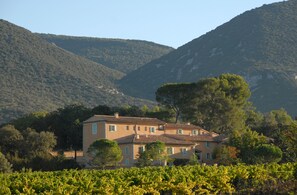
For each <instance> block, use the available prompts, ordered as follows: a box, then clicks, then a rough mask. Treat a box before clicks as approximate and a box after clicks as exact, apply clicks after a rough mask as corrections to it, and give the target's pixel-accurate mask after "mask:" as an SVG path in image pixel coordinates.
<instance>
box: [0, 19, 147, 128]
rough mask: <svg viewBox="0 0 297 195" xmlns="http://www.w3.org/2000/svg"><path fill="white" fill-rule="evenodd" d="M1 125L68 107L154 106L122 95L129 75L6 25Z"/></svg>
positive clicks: (2, 24) (0, 31) (0, 67)
mask: <svg viewBox="0 0 297 195" xmlns="http://www.w3.org/2000/svg"><path fill="white" fill-rule="evenodd" d="M0 43H1V44H0V77H1V79H0V91H1V93H0V123H4V122H7V121H8V120H10V119H12V118H16V117H19V116H20V115H23V114H25V113H30V112H33V111H41V110H47V111H50V110H53V109H56V108H58V107H61V106H63V105H67V104H72V103H83V104H85V105H87V106H94V105H98V104H107V105H119V104H133V105H134V104H135V105H139V104H142V103H146V104H150V102H144V101H141V100H137V99H135V98H131V97H128V96H125V95H124V94H122V93H121V92H120V91H118V89H117V88H116V87H115V85H114V82H115V81H116V80H118V79H120V78H121V77H122V76H123V75H124V74H123V73H121V72H119V71H116V70H113V69H110V68H108V67H106V66H103V65H101V64H99V63H95V62H93V61H90V60H87V59H85V58H82V57H80V56H77V55H74V54H73V53H70V52H67V51H65V50H64V49H61V48H59V47H57V46H55V45H54V44H50V43H48V42H47V41H45V40H44V39H42V38H40V37H39V36H37V35H35V34H33V33H31V32H30V31H28V30H26V29H24V28H21V27H18V26H16V25H14V24H11V23H9V22H7V21H4V20H0Z"/></svg>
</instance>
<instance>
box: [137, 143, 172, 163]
mask: <svg viewBox="0 0 297 195" xmlns="http://www.w3.org/2000/svg"><path fill="white" fill-rule="evenodd" d="M167 160H168V156H167V154H166V152H165V143H163V142H160V141H156V142H151V143H148V144H146V145H145V151H143V152H141V153H140V155H139V158H138V162H137V165H138V166H151V165H153V164H158V165H164V164H166V162H167Z"/></svg>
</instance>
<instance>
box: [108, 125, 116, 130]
mask: <svg viewBox="0 0 297 195" xmlns="http://www.w3.org/2000/svg"><path fill="white" fill-rule="evenodd" d="M116 130H117V127H116V126H115V125H109V131H116Z"/></svg>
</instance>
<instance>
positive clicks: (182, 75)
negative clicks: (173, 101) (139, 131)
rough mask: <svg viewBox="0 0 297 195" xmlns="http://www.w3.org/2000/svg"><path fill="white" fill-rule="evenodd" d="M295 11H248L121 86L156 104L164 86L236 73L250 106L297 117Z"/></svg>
mask: <svg viewBox="0 0 297 195" xmlns="http://www.w3.org/2000/svg"><path fill="white" fill-rule="evenodd" d="M296 11H297V1H295V0H289V1H284V2H280V3H274V4H270V5H264V6H262V7H260V8H257V9H253V10H250V11H247V12H245V13H243V14H241V15H239V16H237V17H235V18H234V19H232V20H231V21H229V22H227V23H225V24H223V25H221V26H219V27H217V28H216V29H215V30H213V31H211V32H208V33H206V34H205V35H203V36H201V37H199V38H197V39H194V40H193V41H191V42H189V43H187V44H185V45H184V46H182V47H180V48H178V49H177V50H174V51H172V52H170V53H169V54H167V55H165V56H163V57H161V58H159V59H157V60H154V61H152V62H150V63H148V64H146V65H144V66H143V67H141V68H139V69H137V70H136V71H133V72H132V73H130V74H128V75H127V76H125V77H124V78H123V79H122V80H121V81H120V82H119V83H120V84H121V86H122V88H123V89H124V91H125V92H126V93H128V94H130V95H132V96H137V97H141V98H150V99H154V98H155V91H156V89H157V88H158V87H160V86H161V85H162V84H164V83H168V82H196V81H198V80H199V79H202V78H205V77H212V76H218V75H221V74H222V73H234V74H239V75H241V76H243V77H244V78H245V80H246V81H247V82H248V83H249V86H250V88H251V91H252V96H251V101H252V102H253V103H254V105H255V106H256V107H257V108H258V109H259V110H260V111H262V112H267V111H270V110H273V109H279V108H281V107H283V108H285V109H286V110H287V111H288V112H289V113H290V114H291V115H293V116H296V115H297V109H296V107H297V80H296V78H297V55H296V53H297V36H296V34H297V15H296ZM148 75H149V76H148Z"/></svg>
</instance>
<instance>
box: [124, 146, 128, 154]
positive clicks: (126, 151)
mask: <svg viewBox="0 0 297 195" xmlns="http://www.w3.org/2000/svg"><path fill="white" fill-rule="evenodd" d="M125 154H129V147H128V146H126V147H125Z"/></svg>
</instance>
